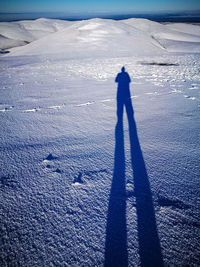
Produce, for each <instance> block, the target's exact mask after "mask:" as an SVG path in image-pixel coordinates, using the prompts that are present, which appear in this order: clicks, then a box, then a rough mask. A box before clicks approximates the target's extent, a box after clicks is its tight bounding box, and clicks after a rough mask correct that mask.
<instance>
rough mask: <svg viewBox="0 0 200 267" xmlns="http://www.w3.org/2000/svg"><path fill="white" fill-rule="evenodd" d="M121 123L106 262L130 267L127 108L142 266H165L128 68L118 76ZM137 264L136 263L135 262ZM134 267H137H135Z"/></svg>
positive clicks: (118, 105) (109, 214)
mask: <svg viewBox="0 0 200 267" xmlns="http://www.w3.org/2000/svg"><path fill="white" fill-rule="evenodd" d="M115 82H117V83H118V90H117V118H118V121H117V124H116V128H115V155H114V171H113V179H112V184H111V190H110V197H109V204H108V213H107V226H106V242H105V261H104V266H106V267H108V266H109V267H112V266H113V267H125V266H128V249H127V224H126V177H125V151H124V131H123V111H124V107H125V108H126V113H127V118H128V124H129V138H130V148H131V163H132V170H133V177H134V191H135V198H136V215H137V229H138V242H139V256H140V261H141V266H142V267H162V266H163V259H162V252H161V246H160V241H159V237H158V231H157V224H156V218H155V211H154V206H153V200H152V193H151V189H150V183H149V180H148V175H147V171H146V166H145V162H144V158H143V155H142V150H141V147H140V143H139V139H138V135H137V127H136V123H135V120H134V116H133V114H134V112H133V106H132V102H131V97H130V88H129V84H130V82H131V79H130V77H129V74H128V73H127V72H125V68H124V67H123V68H122V71H121V72H120V73H119V74H118V75H117V77H116V79H115ZM132 264H133V263H132ZM132 266H133V265H132Z"/></svg>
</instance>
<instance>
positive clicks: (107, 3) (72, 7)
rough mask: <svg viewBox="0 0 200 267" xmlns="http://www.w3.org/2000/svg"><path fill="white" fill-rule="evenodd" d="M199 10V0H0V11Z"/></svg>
mask: <svg viewBox="0 0 200 267" xmlns="http://www.w3.org/2000/svg"><path fill="white" fill-rule="evenodd" d="M190 10H194V11H195V10H200V0H98V1H97V0H0V12H78V13H83V12H118V13H124V12H159V11H175V12H176V11H190Z"/></svg>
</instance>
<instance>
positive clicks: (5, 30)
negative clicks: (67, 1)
mask: <svg viewBox="0 0 200 267" xmlns="http://www.w3.org/2000/svg"><path fill="white" fill-rule="evenodd" d="M72 23H73V22H69V21H63V20H56V19H44V18H41V19H37V20H24V21H18V22H1V23H0V35H1V36H3V37H5V38H8V39H11V40H12V41H10V42H8V40H7V39H4V41H3V39H2V40H1V43H0V49H7V48H11V47H15V46H16V44H18V46H20V45H24V44H25V43H24V42H32V41H34V40H37V39H40V38H42V37H44V36H46V35H48V34H50V33H54V32H56V31H58V30H61V29H63V28H65V27H67V26H69V25H71V24H72ZM14 40H15V42H14ZM19 41H21V42H19Z"/></svg>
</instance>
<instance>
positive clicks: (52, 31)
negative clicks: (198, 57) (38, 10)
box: [0, 18, 200, 58]
mask: <svg viewBox="0 0 200 267" xmlns="http://www.w3.org/2000/svg"><path fill="white" fill-rule="evenodd" d="M0 35H1V36H2V37H4V38H1V41H0V49H7V48H11V47H16V46H21V45H24V44H26V43H31V44H29V45H27V46H26V47H23V48H14V49H13V50H12V52H11V53H10V55H38V54H59V53H60V54H62V55H65V56H67V57H73V58H74V57H88V56H115V57H118V56H127V55H128V56H129V55H136V56H137V55H149V54H160V53H163V52H164V51H167V52H200V27H199V26H198V25H192V24H186V23H171V24H161V23H158V22H155V21H150V20H147V19H138V18H137V19H134V18H131V19H127V20H121V21H115V20H108V19H90V20H84V21H76V22H70V21H63V20H56V19H44V18H41V19H37V20H33V21H31V20H29V21H28V20H25V21H19V22H2V23H0ZM33 41H34V42H33Z"/></svg>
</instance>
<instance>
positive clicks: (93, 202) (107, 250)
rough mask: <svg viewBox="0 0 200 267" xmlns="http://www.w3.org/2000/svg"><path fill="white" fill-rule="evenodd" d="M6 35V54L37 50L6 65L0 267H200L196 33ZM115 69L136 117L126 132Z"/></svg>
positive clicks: (69, 27) (7, 29) (45, 25)
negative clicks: (123, 75) (125, 77)
mask: <svg viewBox="0 0 200 267" xmlns="http://www.w3.org/2000/svg"><path fill="white" fill-rule="evenodd" d="M0 29H1V31H0V34H1V39H0V40H2V41H1V42H2V43H1V44H3V45H4V46H3V47H2V48H9V47H10V46H14V45H13V44H12V42H8V41H9V40H14V41H15V42H16V45H21V43H20V42H31V43H29V44H27V45H25V46H23V47H17V48H12V49H10V53H8V54H6V55H1V57H0V61H1V62H0V85H1V89H0V90H1V99H0V117H1V133H0V134H1V146H0V150H1V161H0V166H1V168H0V193H1V199H0V208H1V220H0V226H1V242H0V265H1V266H23V267H24V266H70V267H71V266H72V267H77V266H110V267H112V266H113V267H118V266H120V267H122V266H145V267H149V266H150V267H151V266H153V267H157V266H199V255H200V247H199V235H200V223H199V210H200V201H199V200H200V199H199V188H200V182H199V157H200V155H199V154H200V153H199V136H198V133H199V105H200V103H199V101H200V96H199V90H200V82H199V79H200V74H199V70H200V55H199V53H197V52H200V47H199V38H200V27H199V26H197V25H191V24H174V23H173V24H166V25H162V24H159V23H156V22H152V21H149V20H143V19H130V20H124V21H113V20H103V19H92V20H88V21H78V22H65V21H58V20H47V19H39V20H36V21H23V22H13V23H3V24H2V23H1V24H0ZM43 33H44V35H43ZM33 36H34V38H35V39H37V40H35V41H33V39H34V38H33ZM41 36H43V37H42V38H40V37H41ZM14 41H13V42H14ZM17 42H19V43H17ZM183 51H184V53H183ZM180 52H182V53H180ZM186 52H187V53H186ZM123 65H124V66H125V67H126V70H127V71H128V73H129V75H130V77H131V79H132V83H131V85H130V90H131V95H132V96H131V99H132V105H133V109H134V117H133V116H131V115H130V114H128V119H129V123H128V120H127V116H126V114H124V125H122V124H119V123H118V124H116V123H117V116H116V87H117V85H116V84H115V83H114V80H115V77H116V75H117V73H118V72H120V70H121V67H122V66H123Z"/></svg>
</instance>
